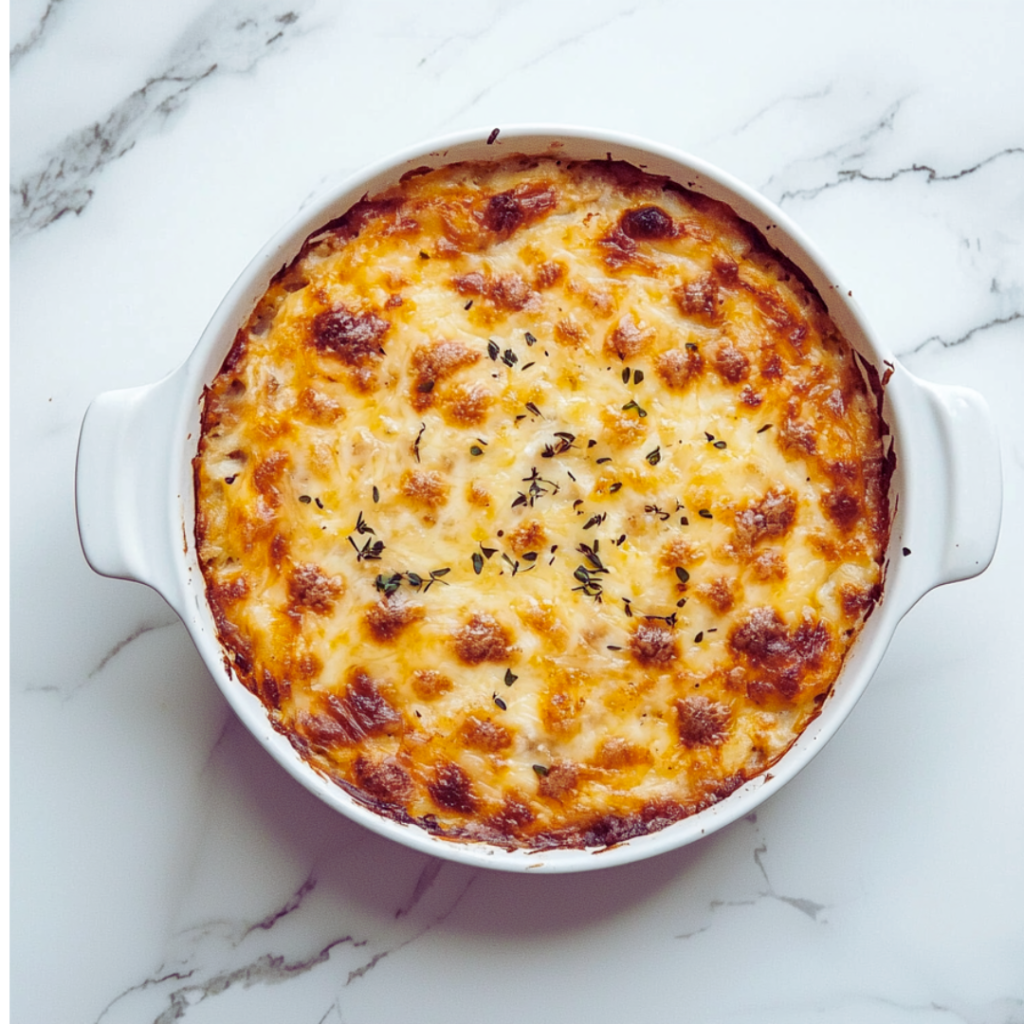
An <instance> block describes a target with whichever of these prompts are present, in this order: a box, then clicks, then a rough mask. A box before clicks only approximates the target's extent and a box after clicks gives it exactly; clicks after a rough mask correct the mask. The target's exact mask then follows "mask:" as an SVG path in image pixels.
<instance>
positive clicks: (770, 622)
mask: <svg viewBox="0 0 1024 1024" xmlns="http://www.w3.org/2000/svg"><path fill="white" fill-rule="evenodd" d="M729 644H730V646H731V647H732V648H733V650H735V651H737V652H738V653H740V654H745V655H746V656H747V657H748V658H749V659H750V660H751V662H753V663H754V665H757V666H772V665H782V664H785V663H786V662H787V661H788V660H789V659H790V657H791V656H792V653H793V646H792V643H791V641H790V636H789V630H788V629H787V628H786V624H785V622H783V621H782V619H781V618H780V616H779V613H778V612H777V611H776V610H775V609H774V608H755V609H754V610H753V611H752V612H751V613H750V615H748V616H747V619H746V621H745V622H743V623H742V624H741V625H740V626H737V627H736V629H735V630H733V632H732V635H731V636H730V638H729Z"/></svg>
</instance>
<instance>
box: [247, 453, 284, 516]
mask: <svg viewBox="0 0 1024 1024" xmlns="http://www.w3.org/2000/svg"><path fill="white" fill-rule="evenodd" d="M288 458H289V456H288V453H287V452H270V453H269V454H268V455H267V457H266V458H265V459H263V460H261V461H260V462H258V463H257V464H256V467H255V469H253V471H252V485H253V487H255V488H256V490H257V491H259V492H260V494H262V495H263V497H265V498H266V499H267V501H268V502H269V504H270V505H271V506H273V507H276V506H277V505H278V504H280V501H281V492H280V491H279V490H278V486H277V485H278V484H279V483H280V482H281V477H282V476H283V475H284V470H285V466H287V465H288Z"/></svg>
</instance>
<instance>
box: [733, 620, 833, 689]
mask: <svg viewBox="0 0 1024 1024" xmlns="http://www.w3.org/2000/svg"><path fill="white" fill-rule="evenodd" d="M831 642H832V639H831V636H830V635H829V631H828V627H827V626H826V625H825V624H824V623H823V622H822V621H821V620H811V619H805V620H803V621H802V622H801V623H800V625H799V626H797V628H796V629H795V630H794V631H792V632H790V630H789V629H788V628H787V627H786V624H785V622H783V621H782V619H781V618H780V616H779V613H778V612H777V611H775V609H774V608H765V607H762V608H755V609H753V611H751V613H750V614H749V615H748V616H747V618H746V620H745V621H744V622H743V623H741V624H740V625H739V626H737V627H736V628H735V629H734V630H733V632H732V633H731V635H730V637H729V644H730V646H731V647H732V649H733V650H734V651H735V652H736V653H737V654H740V655H744V656H745V657H746V658H747V659H748V660H749V662H750V664H751V665H752V666H753V667H754V668H756V669H759V670H761V673H763V675H762V674H759V676H758V678H756V679H753V680H751V681H750V682H749V683H748V684H747V693H748V694H749V696H750V697H751V699H752V700H754V701H755V702H756V703H763V702H764V701H765V700H767V699H769V698H770V697H771V696H772V694H777V695H779V696H781V697H783V698H785V699H791V698H792V697H794V696H795V695H796V693H797V692H798V690H799V688H800V680H801V678H802V677H803V675H804V674H805V673H806V672H807V671H810V670H813V669H817V668H818V667H820V665H821V660H822V658H823V656H824V654H825V652H826V651H827V650H828V648H829V646H830V645H831Z"/></svg>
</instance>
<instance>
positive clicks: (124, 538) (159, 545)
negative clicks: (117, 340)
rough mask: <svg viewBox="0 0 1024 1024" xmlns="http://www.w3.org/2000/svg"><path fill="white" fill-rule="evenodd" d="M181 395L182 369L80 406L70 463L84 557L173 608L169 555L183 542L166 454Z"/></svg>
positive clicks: (173, 575) (105, 573)
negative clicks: (75, 449)
mask: <svg viewBox="0 0 1024 1024" xmlns="http://www.w3.org/2000/svg"><path fill="white" fill-rule="evenodd" d="M182 400H183V394H182V381H181V374H180V373H179V374H172V375H171V376H170V377H166V378H164V380H162V381H159V382H158V383H156V384H149V385H146V386H144V387H138V388H130V389H126V390H122V391H107V392H104V393H103V394H101V395H99V396H98V397H97V398H96V399H95V400H94V401H93V402H92V404H91V405H90V406H89V408H88V409H87V410H86V413H85V419H84V420H83V421H82V430H81V433H80V435H79V439H78V456H77V460H76V464H75V511H76V514H77V517H78V535H79V539H80V540H81V544H82V551H83V553H84V554H85V559H86V561H87V562H88V563H89V565H90V566H91V567H92V568H93V569H94V570H95V571H96V572H98V573H99V574H100V575H102V576H111V577H114V578H116V579H125V580H134V581H136V582H139V583H145V584H147V585H148V586H151V587H154V588H155V589H157V590H158V591H160V592H161V593H162V594H163V595H164V597H165V598H167V599H168V601H169V602H170V603H171V604H172V605H175V606H176V602H175V600H174V593H173V582H172V581H173V580H174V579H176V576H177V573H176V567H175V564H174V555H175V553H176V552H177V551H178V550H179V546H180V544H181V543H182V540H181V538H180V536H176V535H175V531H176V530H178V531H180V520H178V519H176V518H175V516H174V513H175V510H176V509H177V508H178V507H179V505H180V500H179V496H178V495H177V494H176V491H175V484H174V480H173V478H172V464H175V463H176V460H175V459H173V458H171V457H170V452H171V451H173V443H172V440H173V437H174V429H173V428H174V423H175V419H176V417H177V416H178V415H180V413H181V409H182ZM179 489H180V488H179ZM176 523H177V526H176V525H175V524H176Z"/></svg>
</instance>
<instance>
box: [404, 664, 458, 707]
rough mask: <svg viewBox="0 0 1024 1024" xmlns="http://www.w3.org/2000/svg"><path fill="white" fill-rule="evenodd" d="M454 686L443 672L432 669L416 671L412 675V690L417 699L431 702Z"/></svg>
mask: <svg viewBox="0 0 1024 1024" xmlns="http://www.w3.org/2000/svg"><path fill="white" fill-rule="evenodd" d="M454 685H455V684H454V683H453V682H452V681H451V679H449V678H448V676H446V675H445V674H444V673H443V672H437V671H435V670H434V669H432V668H422V669H417V670H416V671H415V672H413V674H412V689H413V692H414V693H415V694H416V696H417V697H420V698H422V699H423V700H433V699H434V698H435V697H440V696H441V694H443V693H447V692H448V691H449V690H450V689H451V688H452V687H453V686H454Z"/></svg>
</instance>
